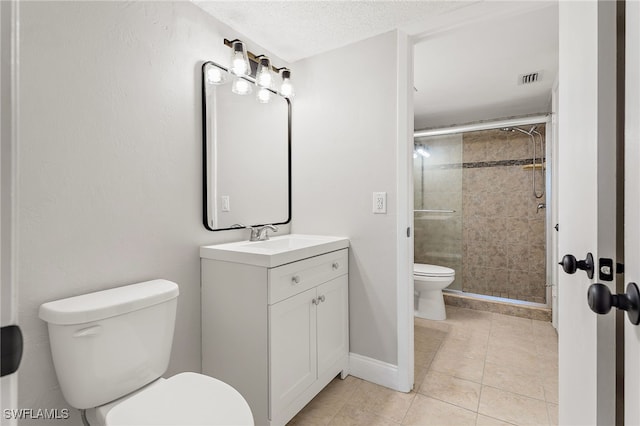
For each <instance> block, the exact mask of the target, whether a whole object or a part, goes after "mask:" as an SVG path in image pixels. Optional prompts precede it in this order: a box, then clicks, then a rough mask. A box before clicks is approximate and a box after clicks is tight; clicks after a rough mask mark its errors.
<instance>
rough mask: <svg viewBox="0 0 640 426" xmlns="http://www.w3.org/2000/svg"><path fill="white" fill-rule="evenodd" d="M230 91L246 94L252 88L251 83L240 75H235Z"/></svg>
mask: <svg viewBox="0 0 640 426" xmlns="http://www.w3.org/2000/svg"><path fill="white" fill-rule="evenodd" d="M231 91H232V92H233V93H235V94H236V95H248V94H249V93H251V92H252V91H253V89H252V88H251V83H250V82H249V81H247V80H245V79H244V78H242V77H236V78H234V79H233V84H232V85H231Z"/></svg>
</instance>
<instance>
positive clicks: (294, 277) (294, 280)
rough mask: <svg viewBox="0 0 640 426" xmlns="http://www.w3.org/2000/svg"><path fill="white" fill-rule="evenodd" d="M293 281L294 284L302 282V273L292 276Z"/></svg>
mask: <svg viewBox="0 0 640 426" xmlns="http://www.w3.org/2000/svg"><path fill="white" fill-rule="evenodd" d="M291 282H292V283H294V284H298V283H299V282H300V275H294V276H292V277H291Z"/></svg>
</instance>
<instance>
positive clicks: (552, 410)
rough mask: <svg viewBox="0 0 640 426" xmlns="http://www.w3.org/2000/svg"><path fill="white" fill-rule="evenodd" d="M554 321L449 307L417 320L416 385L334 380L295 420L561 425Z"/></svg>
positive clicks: (297, 422) (304, 422)
mask: <svg viewBox="0 0 640 426" xmlns="http://www.w3.org/2000/svg"><path fill="white" fill-rule="evenodd" d="M557 404H558V338H557V335H556V332H555V330H554V329H553V327H552V326H551V323H548V322H542V321H536V320H530V319H524V318H517V317H512V316H507V315H501V314H494V313H489V312H482V311H474V310H470V309H465V308H456V307H452V306H447V320H446V321H428V320H423V319H419V318H416V320H415V389H414V391H413V392H411V393H402V392H396V391H392V390H390V389H387V388H384V387H382V386H378V385H375V384H373V383H369V382H366V381H364V380H360V379H358V378H355V377H352V376H349V377H347V378H346V380H340V379H338V378H337V379H334V381H333V382H331V383H330V384H329V386H327V387H326V388H325V389H324V390H323V391H322V392H321V393H320V394H318V396H316V397H315V398H314V399H313V400H312V401H311V402H310V403H309V404H307V406H306V407H305V408H304V409H303V410H302V411H301V412H300V413H298V415H297V416H296V417H294V418H293V419H292V420H291V422H290V423H289V425H367V426H368V425H399V424H401V425H456V426H458V425H482V426H490V425H510V424H513V425H557V424H558V405H557Z"/></svg>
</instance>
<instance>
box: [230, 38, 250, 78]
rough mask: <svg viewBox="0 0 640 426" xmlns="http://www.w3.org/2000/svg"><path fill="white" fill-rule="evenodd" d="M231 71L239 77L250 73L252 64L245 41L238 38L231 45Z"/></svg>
mask: <svg viewBox="0 0 640 426" xmlns="http://www.w3.org/2000/svg"><path fill="white" fill-rule="evenodd" d="M230 71H231V73H232V74H234V75H237V76H238V77H243V76H246V75H249V73H250V72H251V66H250V65H249V56H248V55H247V48H246V47H245V45H244V43H243V42H241V41H239V40H236V41H234V42H233V44H232V45H231V70H230Z"/></svg>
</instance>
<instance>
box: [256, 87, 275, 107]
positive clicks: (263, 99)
mask: <svg viewBox="0 0 640 426" xmlns="http://www.w3.org/2000/svg"><path fill="white" fill-rule="evenodd" d="M256 98H257V99H258V102H260V103H261V104H266V103H268V102H269V101H270V100H271V91H269V89H265V88H264V87H262V88H260V90H258V95H257V96H256Z"/></svg>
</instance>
